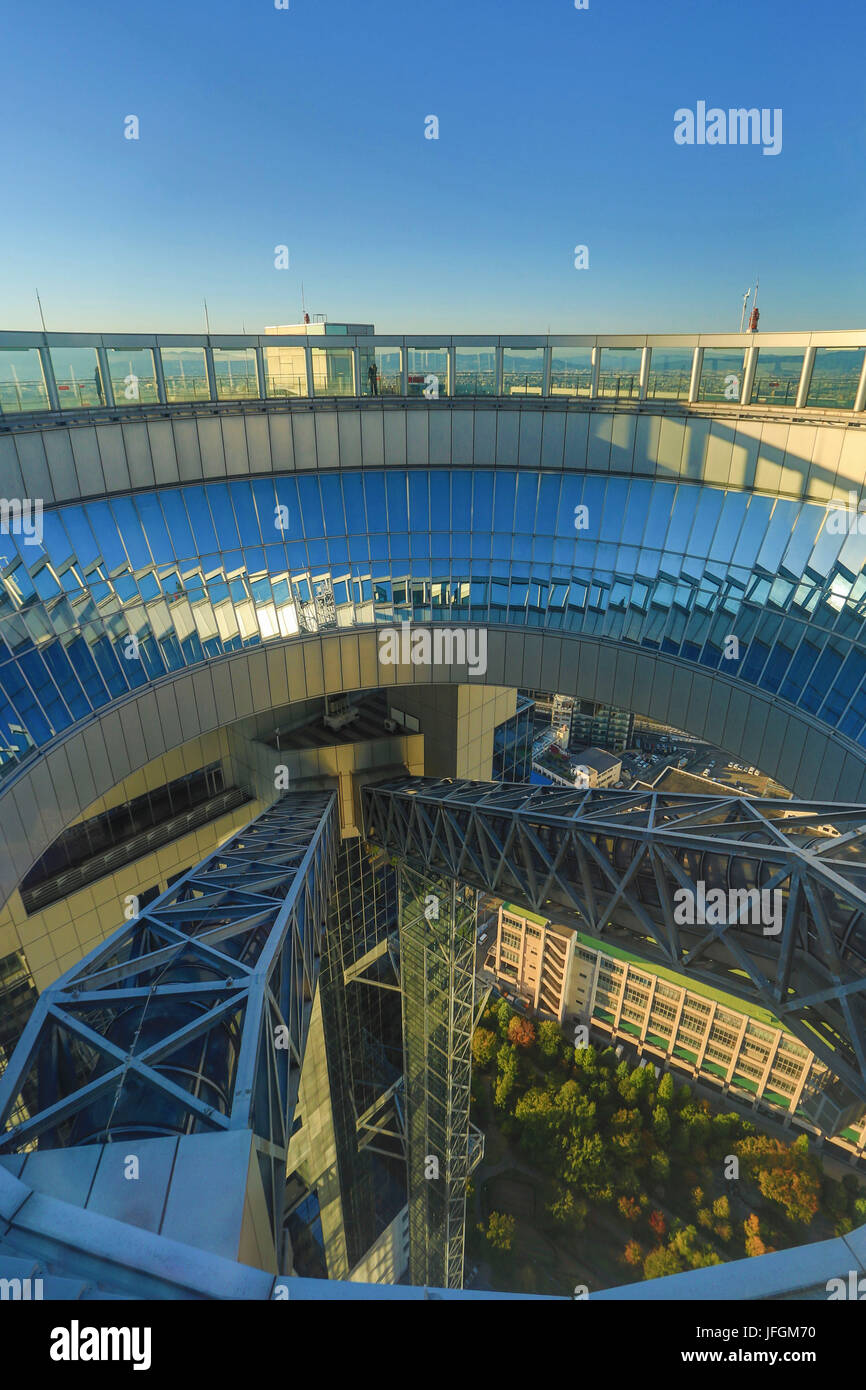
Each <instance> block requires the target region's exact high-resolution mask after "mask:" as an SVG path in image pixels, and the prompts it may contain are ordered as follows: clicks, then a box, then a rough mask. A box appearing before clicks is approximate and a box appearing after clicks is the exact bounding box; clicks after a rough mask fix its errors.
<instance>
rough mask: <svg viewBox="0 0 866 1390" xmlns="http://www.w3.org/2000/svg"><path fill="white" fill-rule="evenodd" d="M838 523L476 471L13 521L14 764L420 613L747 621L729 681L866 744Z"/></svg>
mask: <svg viewBox="0 0 866 1390" xmlns="http://www.w3.org/2000/svg"><path fill="white" fill-rule="evenodd" d="M578 505H583V506H586V507H587V509H588V516H589V518H590V525H589V529H588V530H587V531H582V532H580V533H575V530H574V516H575V508H576V507H577V506H578ZM281 508H285V509H286V510H285V511H284V512H283V511H280V510H278V509H281ZM843 515H844V514H843ZM281 518H283V519H285V518H287V520H286V521H285V524H283V522H282V521H281ZM837 521H838V514H836V513H834V512H833V511H827V510H826V509H825V508H824V507H821V506H816V505H814V504H811V503H800V502H794V501H791V500H788V499H784V498H779V499H776V498H772V497H765V496H761V495H757V494H751V493H744V492H739V491H733V490H731V491H727V490H724V489H720V488H711V487H706V486H701V485H699V484H694V483H674V482H668V481H656V482H650V481H649V480H643V479H626V478H615V477H607V476H604V477H602V476H593V475H583V474H569V473H566V474H560V473H539V472H536V471H534V470H532V471H530V470H526V471H525V472H521V473H518V472H516V471H515V470H510V469H499V470H492V469H490V470H485V469H478V470H473V469H462V468H461V469H453V470H450V471H449V470H447V469H442V470H435V469H433V470H429V471H428V470H409V471H403V470H397V469H395V470H388V471H387V472H386V471H381V470H375V469H367V470H364V471H363V472H361V471H352V470H345V471H343V472H341V473H337V472H334V473H320V474H317V475H316V474H310V475H306V474H299V475H298V476H291V475H282V476H275V477H268V478H262V479H255V480H252V481H251V480H247V479H244V480H232V481H229V482H213V483H207V484H205V485H190V486H187V487H181V488H164V489H161V490H158V491H154V492H149V493H138V494H136V495H134V496H130V497H115V498H113V499H112V500H110V501H109V500H105V501H97V502H88V503H84V504H80V505H74V506H63V507H59V508H56V509H51V510H47V511H45V513H44V516H43V537H42V543H41V544H29V543H28V540H27V538H25V537H23V536H20V535H18V536H16V535H5V536H4V537H3V550H4V552H5V554H4V565H3V568H2V571H0V577H2V580H3V587H2V593H0V759H2V767H3V770H5V771H8V770H9V769H10V768H11V767H13V766H14V765H15V764H16V763H17V762H19V761H20V760H21V759H22V758H23V757H26V756H27V754H28V753H30V752H32V751H33V750H34V749H35V748H37V747H40V746H43V745H44V744H46V743H48V742H49V741H50V740H51V739H52V738H53V737H54V736H55V735H57V734H59V733H62V732H63V731H64V730H67V729H69V728H70V727H71V726H72V725H73V724H75V723H76V722H77V721H79V720H82V719H86V718H88V717H89V716H90V715H91V714H92V713H93V711H94V710H99V709H104V708H105V707H106V706H107V705H109V704H110V703H111V702H112V701H113V700H116V699H119V698H121V697H123V696H125V695H127V694H128V692H129V691H130V690H134V689H136V688H140V687H143V686H145V685H147V683H148V682H149V681H152V680H156V679H158V678H159V677H161V676H165V675H166V674H168V673H170V672H172V671H179V670H182V669H183V668H184V667H190V666H194V665H196V664H197V663H198V662H202V661H204V660H206V659H208V658H214V657H218V656H220V655H222V654H224V653H228V652H233V651H239V650H241V649H242V648H245V647H251V646H256V645H258V644H260V643H263V642H268V641H273V640H278V639H279V638H281V637H288V636H292V635H293V634H295V633H297V632H299V631H306V632H315V631H320V630H323V629H328V628H334V627H352V626H355V627H359V626H368V625H370V624H375V623H392V622H394V621H395V620H396V621H398V622H399V621H401V620H402V619H404V618H406V619H409V620H414V621H416V622H431V621H433V622H436V621H441V622H446V623H449V624H453V623H455V622H471V623H475V624H487V623H492V624H514V625H517V626H521V627H536V628H548V629H551V630H553V631H565V632H573V633H585V634H587V635H590V636H594V637H600V638H607V639H609V640H612V641H616V642H621V643H632V644H636V645H640V646H643V647H646V648H648V649H650V650H652V651H660V652H663V653H667V654H670V655H671V656H676V657H678V658H680V659H681V660H683V661H686V662H691V663H694V664H695V665H697V666H702V667H709V668H714V667H722V663H723V660H724V659H723V647H724V638H725V637H726V636H727V635H728V634H729V633H735V634H737V635H738V636H739V638H740V643H741V657H740V659H739V660H724V665H723V669H724V672H725V674H726V675H727V676H729V677H734V678H737V679H739V680H740V681H743V682H744V683H746V684H747V685H750V686H754V687H756V688H758V689H761V690H765V691H769V692H771V693H773V694H779V695H780V696H782V697H783V698H784V699H786V700H789V701H791V702H792V703H794V704H795V705H797V706H798V707H799V708H800V709H801V710H803V711H805V712H807V713H808V714H809V715H810V716H812V717H814V718H815V719H817V720H818V721H820V722H823V723H824V724H826V725H828V726H830V727H831V728H834V729H838V730H839V731H840V732H841V733H843V734H845V735H847V736H848V737H849V738H851V739H853V740H855V741H856V742H859V743H860V744H862V745H863V746H866V686H864V677H866V650H864V632H863V628H864V621H866V615H864V611H863V601H864V598H866V573H864V569H866V536H864V535H860V534H858V533H857V532H856V531H855V533H854V534H848V533H847V532H846V533H845V534H836V533H834V530H833V529H832V528H833V526H834V524H835V523H837ZM132 638H134V639H135V640H134V641H131V640H130V639H132Z"/></svg>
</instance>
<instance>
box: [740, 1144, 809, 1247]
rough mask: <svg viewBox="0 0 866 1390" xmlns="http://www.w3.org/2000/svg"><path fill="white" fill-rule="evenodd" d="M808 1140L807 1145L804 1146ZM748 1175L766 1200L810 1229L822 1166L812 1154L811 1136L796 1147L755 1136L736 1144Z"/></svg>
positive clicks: (795, 1145)
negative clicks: (810, 1149)
mask: <svg viewBox="0 0 866 1390" xmlns="http://www.w3.org/2000/svg"><path fill="white" fill-rule="evenodd" d="M801 1140H805V1141H806V1143H805V1145H804V1144H803V1143H801ZM736 1152H737V1153H738V1154H739V1156H740V1159H741V1162H742V1164H743V1167H744V1169H745V1175H746V1176H748V1177H749V1178H750V1179H751V1180H752V1181H754V1182H757V1184H758V1190H759V1191H760V1193H761V1195H762V1196H763V1197H766V1198H767V1199H768V1200H769V1201H771V1202H777V1203H778V1204H779V1206H781V1207H782V1208H783V1209H784V1211H785V1214H786V1215H787V1217H788V1219H789V1220H791V1221H795V1222H798V1223H802V1225H804V1226H808V1225H809V1223H810V1222H811V1220H812V1218H813V1216H814V1215H815V1213H816V1211H817V1210H818V1205H819V1202H820V1197H821V1166H820V1164H819V1162H818V1160H817V1159H816V1158H814V1157H813V1156H812V1155H811V1154H810V1153H809V1151H808V1136H807V1135H805V1134H803V1135H801V1136H800V1138H799V1139H797V1141H796V1142H795V1143H794V1144H785V1143H783V1142H782V1140H781V1139H771V1138H770V1137H769V1136H768V1135H766V1134H754V1135H750V1136H747V1137H746V1138H745V1139H741V1140H740V1142H739V1143H738V1144H737V1145H736Z"/></svg>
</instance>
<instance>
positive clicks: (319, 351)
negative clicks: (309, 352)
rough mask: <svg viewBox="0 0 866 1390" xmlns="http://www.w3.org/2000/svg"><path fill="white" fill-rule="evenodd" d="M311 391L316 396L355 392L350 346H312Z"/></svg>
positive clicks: (349, 394) (352, 393) (347, 394)
mask: <svg viewBox="0 0 866 1390" xmlns="http://www.w3.org/2000/svg"><path fill="white" fill-rule="evenodd" d="M313 391H314V392H315V394H316V395H317V396H353V395H354V394H355V383H354V374H353V368H352V349H351V348H320V347H314V348H313Z"/></svg>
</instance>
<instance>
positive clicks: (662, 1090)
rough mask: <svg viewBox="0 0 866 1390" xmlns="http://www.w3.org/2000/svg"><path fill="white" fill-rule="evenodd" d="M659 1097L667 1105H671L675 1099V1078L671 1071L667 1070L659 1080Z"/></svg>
mask: <svg viewBox="0 0 866 1390" xmlns="http://www.w3.org/2000/svg"><path fill="white" fill-rule="evenodd" d="M658 1098H659V1100H660V1101H662V1102H663V1103H664V1104H665V1105H671V1104H672V1103H673V1099H674V1079H673V1077H672V1076H671V1074H670V1072H669V1071H666V1072H665V1074H664V1076H663V1077H662V1079H661V1081H660V1082H659V1089H658Z"/></svg>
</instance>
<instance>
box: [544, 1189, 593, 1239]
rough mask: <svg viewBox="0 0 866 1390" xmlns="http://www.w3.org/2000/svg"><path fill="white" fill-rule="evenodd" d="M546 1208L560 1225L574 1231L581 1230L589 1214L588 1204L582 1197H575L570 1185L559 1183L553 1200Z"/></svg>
mask: <svg viewBox="0 0 866 1390" xmlns="http://www.w3.org/2000/svg"><path fill="white" fill-rule="evenodd" d="M547 1210H548V1211H549V1212H550V1215H551V1216H552V1217H553V1219H554V1221H556V1222H557V1223H558V1224H559V1225H560V1226H568V1227H570V1228H571V1229H572V1230H574V1231H582V1230H583V1229H584V1227H585V1226H586V1219H587V1216H588V1215H589V1205H588V1203H587V1202H586V1201H585V1200H584V1198H583V1197H575V1195H574V1193H573V1192H572V1190H571V1188H570V1187H564V1186H562V1185H560V1186H559V1187H557V1188H556V1191H555V1194H554V1197H553V1200H552V1201H551V1202H549V1203H548V1207H547Z"/></svg>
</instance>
